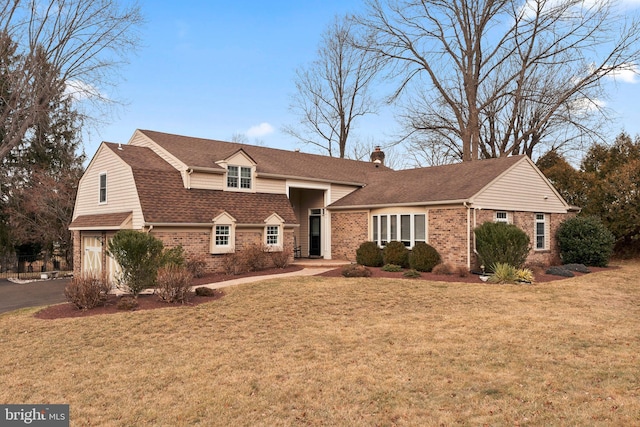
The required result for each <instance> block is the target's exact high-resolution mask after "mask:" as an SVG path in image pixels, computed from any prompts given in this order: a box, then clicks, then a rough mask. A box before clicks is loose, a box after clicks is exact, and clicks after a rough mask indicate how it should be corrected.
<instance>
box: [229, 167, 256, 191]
mask: <svg viewBox="0 0 640 427" xmlns="http://www.w3.org/2000/svg"><path fill="white" fill-rule="evenodd" d="M232 168H233V169H234V175H232V174H231V170H232ZM253 171H254V168H253V167H251V166H242V165H227V174H226V178H225V188H226V189H227V190H232V191H253V186H254V177H253V175H254V174H253ZM245 174H248V176H243V175H245ZM230 179H235V180H236V182H235V184H236V185H229V180H230ZM247 183H248V186H246V184H247Z"/></svg>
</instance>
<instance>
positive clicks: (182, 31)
mask: <svg viewBox="0 0 640 427" xmlns="http://www.w3.org/2000/svg"><path fill="white" fill-rule="evenodd" d="M628 1H633V0H628ZM635 3H636V4H637V1H636V2H635ZM141 6H142V9H143V14H144V16H145V19H146V21H147V23H146V25H145V27H144V28H143V30H142V34H141V36H142V44H143V46H142V48H141V49H140V51H139V52H138V54H137V55H135V56H133V57H132V58H131V63H130V64H129V65H127V66H125V67H124V68H123V69H122V70H121V74H122V77H123V79H124V80H123V81H122V82H121V83H120V84H118V87H117V94H116V97H117V98H119V99H123V100H125V101H126V103H127V104H126V105H125V106H124V107H122V108H120V109H119V110H118V111H117V112H116V113H115V114H114V115H113V117H111V118H110V119H109V122H108V123H107V124H106V125H104V126H101V127H100V129H99V131H98V132H93V133H92V135H90V136H88V137H87V138H86V139H85V141H84V148H85V152H86V154H87V155H88V157H89V158H91V157H92V156H93V155H94V153H95V151H96V150H97V148H98V145H99V144H100V142H101V141H109V142H121V143H126V142H127V141H128V140H129V138H130V137H131V135H132V134H133V132H134V130H135V129H137V128H140V129H151V130H157V131H161V132H168V133H177V134H183V135H189V136H197V137H204V138H211V139H221V140H229V139H231V137H232V136H233V135H234V134H238V133H242V134H245V135H246V136H247V137H248V140H249V142H250V143H255V142H256V141H260V142H261V143H263V144H265V145H267V146H270V147H275V148H283V149H289V150H293V149H295V148H300V149H302V150H303V151H308V152H313V151H314V148H313V147H311V146H308V145H300V144H299V143H298V142H296V141H295V140H294V139H293V138H292V137H290V136H289V135H287V134H285V133H283V132H282V128H283V127H284V126H285V125H288V124H293V123H295V117H294V116H293V115H292V114H291V113H290V112H289V98H290V95H291V94H293V93H294V90H295V86H294V76H295V70H296V68H299V67H302V66H304V65H306V64H308V63H309V62H311V61H313V60H314V59H315V57H316V50H317V47H318V44H319V42H320V38H321V35H322V32H323V31H324V29H325V28H326V26H327V25H328V24H329V23H331V22H332V20H333V19H334V17H335V16H336V15H343V14H345V13H347V12H357V11H359V10H362V7H363V1H362V0H272V1H252V0H251V1H249V0H246V1H243V0H236V1H219V0H214V1H191V0H184V1H182V2H175V1H165V0H142V1H141ZM630 80H632V82H627V81H624V80H622V79H618V82H617V84H616V85H611V94H610V97H611V100H610V102H609V103H608V104H607V106H608V107H609V108H611V109H613V110H614V111H615V112H616V114H617V116H618V117H619V119H618V120H617V121H615V122H612V123H611V124H610V125H611V130H612V132H613V134H612V138H611V139H613V137H614V136H615V135H617V134H618V133H619V132H620V131H621V130H623V129H624V130H626V131H627V132H629V133H631V134H632V135H636V134H640V108H639V106H638V100H639V99H640V79H639V78H638V77H637V76H635V77H634V78H632V79H630ZM394 126H395V123H394V121H393V120H392V117H391V113H390V112H388V111H384V110H383V112H382V113H381V115H380V116H378V117H369V118H366V119H365V120H364V121H361V122H359V125H358V127H357V128H356V129H355V135H354V136H355V137H357V138H358V139H360V140H363V141H370V140H372V139H375V141H376V142H377V143H380V144H382V145H384V144H385V141H388V140H389V139H390V137H389V136H388V135H391V134H392V133H393V130H394Z"/></svg>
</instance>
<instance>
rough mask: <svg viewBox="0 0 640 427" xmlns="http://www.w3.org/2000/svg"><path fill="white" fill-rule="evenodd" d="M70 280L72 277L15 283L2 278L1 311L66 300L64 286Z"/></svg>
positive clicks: (0, 287) (0, 289)
mask: <svg viewBox="0 0 640 427" xmlns="http://www.w3.org/2000/svg"><path fill="white" fill-rule="evenodd" d="M70 281H71V279H55V280H37V281H34V282H28V283H13V282H10V281H8V280H6V279H0V313H6V312H7V311H13V310H17V309H19V308H25V307H37V306H41V305H51V304H58V303H61V302H66V301H67V299H66V298H65V297H64V288H65V286H67V284H68V283H69V282H70Z"/></svg>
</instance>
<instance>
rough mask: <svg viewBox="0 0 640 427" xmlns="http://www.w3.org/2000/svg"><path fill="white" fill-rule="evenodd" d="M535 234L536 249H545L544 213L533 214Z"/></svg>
mask: <svg viewBox="0 0 640 427" xmlns="http://www.w3.org/2000/svg"><path fill="white" fill-rule="evenodd" d="M535 236H536V249H537V250H545V249H547V220H546V215H545V214H541V213H537V214H535Z"/></svg>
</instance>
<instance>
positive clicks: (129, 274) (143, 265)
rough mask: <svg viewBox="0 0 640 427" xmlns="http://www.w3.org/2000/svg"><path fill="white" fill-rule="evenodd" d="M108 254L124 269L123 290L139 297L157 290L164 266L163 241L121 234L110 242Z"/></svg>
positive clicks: (144, 235) (145, 235) (131, 232)
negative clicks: (145, 292) (158, 277)
mask: <svg viewBox="0 0 640 427" xmlns="http://www.w3.org/2000/svg"><path fill="white" fill-rule="evenodd" d="M108 252H109V254H110V255H111V256H113V258H115V260H116V261H117V262H118V264H120V267H121V268H122V273H121V275H120V277H119V278H118V286H119V287H121V288H124V289H126V290H128V291H129V292H131V294H132V295H133V296H134V297H136V296H138V294H139V293H140V292H142V291H143V290H144V289H146V288H151V287H153V286H154V284H155V281H156V276H157V274H158V268H159V267H160V265H161V264H162V262H163V245H162V241H160V240H159V239H157V238H155V237H154V236H152V235H151V234H149V233H142V232H140V231H135V230H121V231H118V232H117V233H116V235H115V236H114V237H113V239H111V241H110V242H109V245H108ZM168 257H169V256H168Z"/></svg>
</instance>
